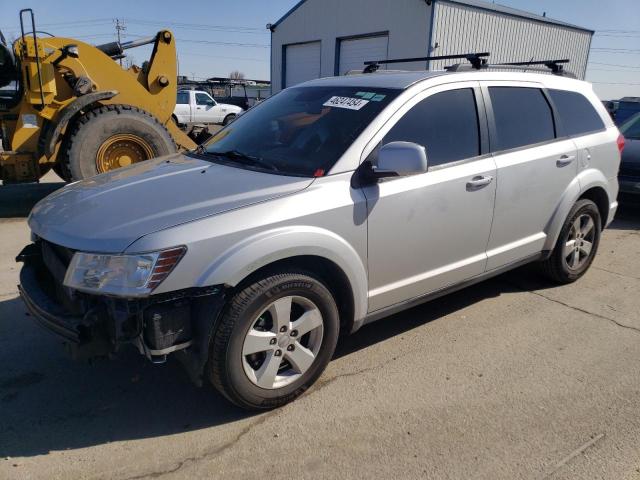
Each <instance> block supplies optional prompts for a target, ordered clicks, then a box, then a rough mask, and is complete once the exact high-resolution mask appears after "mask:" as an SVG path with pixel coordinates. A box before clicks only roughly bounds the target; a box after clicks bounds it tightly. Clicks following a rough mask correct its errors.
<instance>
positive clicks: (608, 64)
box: [589, 62, 640, 68]
mask: <svg viewBox="0 0 640 480" xmlns="http://www.w3.org/2000/svg"><path fill="white" fill-rule="evenodd" d="M589 64H590V65H604V66H607V67H625V68H640V66H636V65H629V64H620V63H600V62H589Z"/></svg>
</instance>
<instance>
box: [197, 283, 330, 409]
mask: <svg viewBox="0 0 640 480" xmlns="http://www.w3.org/2000/svg"><path fill="white" fill-rule="evenodd" d="M339 327H340V321H339V316H338V309H337V307H336V303H335V300H334V298H333V296H332V295H331V293H330V292H329V290H328V289H327V287H326V286H325V285H324V284H323V283H322V282H320V281H319V280H318V279H316V278H314V277H313V276H310V275H308V274H305V273H302V272H286V273H279V274H273V275H269V276H267V277H265V278H263V279H262V280H259V281H256V282H254V283H252V284H251V285H249V286H247V287H245V288H243V289H242V290H241V291H239V292H238V293H237V294H236V295H235V296H234V297H233V298H232V299H231V301H230V302H229V304H228V305H227V307H226V309H225V312H224V314H223V316H222V318H221V320H220V322H219V324H218V327H217V329H216V332H215V335H214V339H213V342H212V345H211V350H210V353H209V362H208V365H207V369H208V374H209V379H210V381H211V383H212V384H213V385H214V387H215V388H216V389H217V390H218V391H220V392H221V393H222V394H223V395H224V396H225V397H227V398H228V399H229V400H230V401H231V402H233V403H234V404H236V405H238V406H239V407H242V408H245V409H249V410H265V409H271V408H276V407H279V406H281V405H284V404H286V403H288V402H290V401H292V400H294V399H295V398H297V397H298V396H299V395H301V394H302V393H303V392H304V391H305V390H306V389H307V388H309V387H310V386H311V385H312V384H313V383H314V382H315V381H316V380H317V379H318V377H319V376H320V375H321V374H322V372H323V371H324V369H325V368H326V366H327V364H328V363H329V361H330V360H331V357H332V356H333V352H334V351H335V347H336V343H337V340H338V332H339Z"/></svg>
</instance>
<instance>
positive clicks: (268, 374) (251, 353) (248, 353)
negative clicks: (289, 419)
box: [242, 296, 324, 389]
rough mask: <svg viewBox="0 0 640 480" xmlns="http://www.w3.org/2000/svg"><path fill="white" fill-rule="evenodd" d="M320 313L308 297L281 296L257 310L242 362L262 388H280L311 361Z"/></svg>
mask: <svg viewBox="0 0 640 480" xmlns="http://www.w3.org/2000/svg"><path fill="white" fill-rule="evenodd" d="M323 330H324V328H323V321H322V314H321V313H320V310H319V309H318V307H317V306H316V305H315V304H314V303H313V302H312V301H311V300H309V299H307V298H304V297H298V296H286V297H282V298H280V299H278V300H276V301H275V302H273V303H271V304H270V305H269V306H268V307H267V308H266V309H265V310H264V311H263V312H261V313H260V315H259V316H258V318H257V319H256V321H255V322H254V324H253V325H252V327H251V328H250V329H249V331H248V332H247V335H246V336H245V339H244V345H243V347H242V365H243V367H244V372H245V373H246V374H247V377H248V378H249V380H251V382H252V383H254V384H255V385H257V386H259V387H261V388H269V389H271V388H281V387H284V386H286V385H289V384H291V383H292V382H295V381H296V380H297V379H299V378H300V377H301V376H302V375H303V374H304V373H305V372H306V371H307V370H309V367H311V365H312V364H313V362H314V360H315V359H316V356H317V355H318V351H319V350H320V346H321V345H322V333H323Z"/></svg>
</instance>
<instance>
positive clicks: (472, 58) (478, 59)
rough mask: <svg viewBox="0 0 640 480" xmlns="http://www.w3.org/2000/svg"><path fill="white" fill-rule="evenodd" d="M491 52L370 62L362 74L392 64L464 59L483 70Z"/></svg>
mask: <svg viewBox="0 0 640 480" xmlns="http://www.w3.org/2000/svg"><path fill="white" fill-rule="evenodd" d="M489 55H490V54H489V52H482V53H461V54H455V55H439V56H435V57H413V58H394V59H391V60H369V61H366V62H364V64H365V65H366V66H365V67H364V69H363V70H362V73H374V72H376V71H377V70H378V69H379V68H380V65H387V64H390V63H410V62H427V61H430V60H453V59H456V58H464V59H466V60H468V61H469V63H471V66H472V67H473V68H475V69H480V68H483V67H484V66H485V65H486V64H487V59H486V58H483V57H488V56H489Z"/></svg>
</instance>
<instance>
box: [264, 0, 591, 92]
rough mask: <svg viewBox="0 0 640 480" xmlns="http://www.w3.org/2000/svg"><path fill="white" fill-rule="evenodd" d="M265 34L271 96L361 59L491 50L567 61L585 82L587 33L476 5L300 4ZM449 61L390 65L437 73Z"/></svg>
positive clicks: (398, 0) (399, 0)
mask: <svg viewBox="0 0 640 480" xmlns="http://www.w3.org/2000/svg"><path fill="white" fill-rule="evenodd" d="M268 27H269V28H270V30H271V82H272V88H273V92H274V93H275V92H277V91H279V90H281V89H282V88H285V87H290V86H291V85H295V84H297V83H300V82H303V81H306V80H310V79H312V78H318V77H326V76H331V75H344V74H345V73H346V72H348V71H350V70H354V69H362V68H363V62H364V61H365V60H386V59H389V58H411V57H425V56H427V55H432V56H435V55H447V54H456V53H467V52H484V51H488V52H491V57H490V58H489V61H490V62H491V63H498V62H508V61H529V60H548V59H562V58H568V59H570V60H571V62H570V63H569V64H568V65H567V66H566V67H565V69H566V70H567V71H570V72H571V73H573V74H574V75H576V76H577V77H578V78H584V74H585V71H586V68H587V58H588V56H589V47H590V45H591V37H592V35H593V31H592V30H588V29H586V28H582V27H578V26H576V25H571V24H568V23H565V22H561V21H558V20H553V19H551V18H548V17H546V16H541V15H535V14H533V13H529V12H525V11H522V10H516V9H513V8H510V7H505V6H502V5H497V4H494V3H487V2H483V1H480V0H302V1H300V2H299V3H298V4H297V5H295V6H294V7H293V8H292V9H291V10H290V11H289V12H287V13H286V14H285V15H284V16H283V17H282V18H281V19H280V20H278V21H277V22H276V23H274V24H272V25H269V26H268ZM455 62H456V61H455V60H447V61H434V62H431V63H432V64H431V65H425V62H422V63H418V62H415V63H404V64H396V65H394V66H393V68H394V69H403V70H421V69H425V68H428V69H433V70H436V69H442V68H444V66H445V65H450V64H452V63H455Z"/></svg>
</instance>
